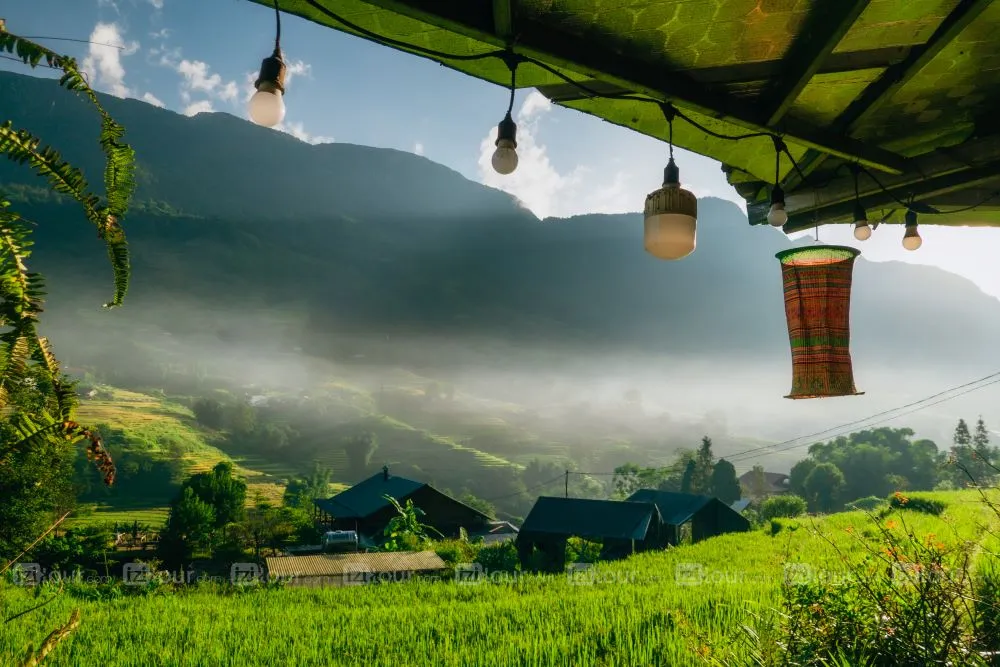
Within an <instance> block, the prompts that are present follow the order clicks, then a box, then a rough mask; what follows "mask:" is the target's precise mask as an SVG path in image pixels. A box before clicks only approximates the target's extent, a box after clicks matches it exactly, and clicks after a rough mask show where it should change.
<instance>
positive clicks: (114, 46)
mask: <svg viewBox="0 0 1000 667" xmlns="http://www.w3.org/2000/svg"><path fill="white" fill-rule="evenodd" d="M18 37H19V38H21V39H47V40H52V41H56V42H77V43H79V44H93V45H94V46H109V47H111V48H112V49H118V50H119V51H124V50H125V46H124V45H122V44H108V43H106V42H92V41H90V40H89V39H79V38H77V37H50V36H48V35H18Z"/></svg>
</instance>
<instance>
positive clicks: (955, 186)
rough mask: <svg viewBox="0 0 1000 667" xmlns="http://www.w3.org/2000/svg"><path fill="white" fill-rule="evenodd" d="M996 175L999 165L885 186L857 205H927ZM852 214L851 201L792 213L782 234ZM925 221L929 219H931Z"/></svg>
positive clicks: (852, 204)
mask: <svg viewBox="0 0 1000 667" xmlns="http://www.w3.org/2000/svg"><path fill="white" fill-rule="evenodd" d="M998 174H1000V162H993V163H990V164H985V165H982V166H980V167H975V168H973V169H967V170H963V171H957V172H953V173H950V174H944V175H941V176H936V177H932V178H926V179H923V180H921V181H918V182H915V183H908V184H905V185H901V186H895V187H893V186H891V185H887V186H886V189H887V190H888V191H889V192H888V193H887V192H883V191H882V190H881V189H879V190H878V191H877V192H875V193H872V194H868V195H863V196H862V197H861V204H862V205H863V206H864V207H865V208H866V209H876V208H902V207H901V206H900V205H899V204H898V203H897V202H896V199H897V198H898V199H901V200H903V201H905V200H907V199H908V198H909V197H910V196H911V195H912V196H913V200H914V201H915V202H921V201H927V200H929V199H932V198H934V197H937V196H941V195H946V194H951V193H953V192H958V191H960V190H965V189H968V188H972V187H976V186H978V185H980V184H982V183H988V182H991V181H996V180H997V178H998ZM890 193H891V194H890ZM893 195H894V196H895V198H894V197H893ZM927 203H930V202H927ZM853 211H854V201H853V199H851V200H849V201H843V202H840V203H836V204H832V205H829V206H824V207H821V208H817V209H814V210H803V211H801V212H794V213H792V214H791V215H789V217H788V223H786V224H785V226H784V231H785V232H786V233H788V234H791V233H793V232H798V231H802V230H803V229H809V228H811V227H815V226H816V224H817V221H818V223H819V224H827V223H829V222H832V221H833V220H834V218H841V219H842V220H844V221H846V220H847V219H848V218H850V216H851V215H852V213H853ZM927 217H931V218H933V216H927Z"/></svg>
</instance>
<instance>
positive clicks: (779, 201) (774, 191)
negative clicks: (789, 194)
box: [767, 185, 788, 227]
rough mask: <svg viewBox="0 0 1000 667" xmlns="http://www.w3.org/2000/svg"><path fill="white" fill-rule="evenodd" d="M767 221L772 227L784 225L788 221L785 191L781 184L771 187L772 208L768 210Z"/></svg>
mask: <svg viewBox="0 0 1000 667" xmlns="http://www.w3.org/2000/svg"><path fill="white" fill-rule="evenodd" d="M767 221H768V222H769V223H771V226H772V227H783V226H784V225H785V223H786V222H788V213H787V212H786V211H785V191H784V190H782V189H781V186H780V185H775V186H774V187H773V188H771V209H770V210H769V211H768V212H767Z"/></svg>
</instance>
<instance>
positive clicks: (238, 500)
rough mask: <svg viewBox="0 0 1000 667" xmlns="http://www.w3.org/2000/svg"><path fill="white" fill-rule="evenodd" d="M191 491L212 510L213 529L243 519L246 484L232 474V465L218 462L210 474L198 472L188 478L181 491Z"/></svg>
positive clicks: (226, 462)
mask: <svg viewBox="0 0 1000 667" xmlns="http://www.w3.org/2000/svg"><path fill="white" fill-rule="evenodd" d="M187 489H191V490H192V491H193V492H194V494H195V495H196V496H197V497H198V498H199V499H201V501H202V502H204V503H207V504H208V506H209V507H211V508H212V510H213V515H214V517H215V524H214V525H215V528H221V527H223V526H225V525H226V524H229V523H235V522H237V521H240V520H241V519H242V518H243V507H244V505H245V504H246V498H247V483H246V482H245V481H243V480H242V479H240V478H239V477H236V476H235V475H234V474H233V464H232V463H230V462H229V461H220V462H219V463H217V464H215V467H214V468H212V470H211V472H200V473H198V474H196V475H192V476H191V477H189V478H188V480H187V481H186V482H184V485H183V487H182V491H184V490H187Z"/></svg>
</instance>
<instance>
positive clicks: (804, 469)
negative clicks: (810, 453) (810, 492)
mask: <svg viewBox="0 0 1000 667" xmlns="http://www.w3.org/2000/svg"><path fill="white" fill-rule="evenodd" d="M815 467H816V461H815V459H802V460H801V461H799V462H798V463H796V464H795V465H793V466H792V471H791V473H790V474H789V476H788V489H789V490H790V491H791V492H792V493H794V494H797V495H800V496H803V497H804V496H805V495H806V477H808V476H809V473H811V472H812V471H813V468H815Z"/></svg>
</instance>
